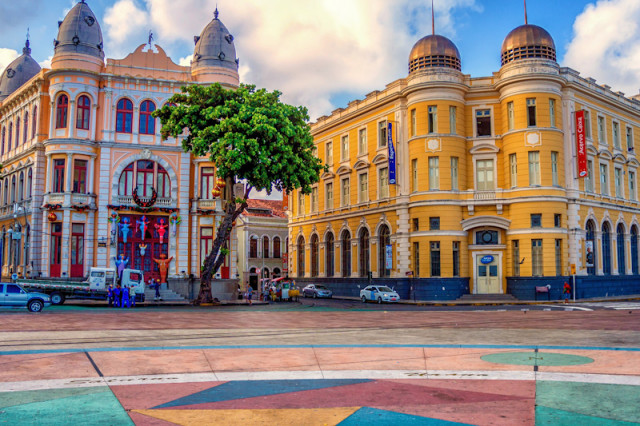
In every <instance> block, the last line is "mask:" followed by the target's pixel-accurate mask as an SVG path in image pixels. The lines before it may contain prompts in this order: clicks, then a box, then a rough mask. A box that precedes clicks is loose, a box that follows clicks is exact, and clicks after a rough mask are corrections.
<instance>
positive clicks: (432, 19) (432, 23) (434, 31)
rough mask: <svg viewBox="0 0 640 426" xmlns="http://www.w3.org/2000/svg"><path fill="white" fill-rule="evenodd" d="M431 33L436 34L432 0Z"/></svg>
mask: <svg viewBox="0 0 640 426" xmlns="http://www.w3.org/2000/svg"><path fill="white" fill-rule="evenodd" d="M431 34H433V35H436V18H435V13H434V11H433V0H431Z"/></svg>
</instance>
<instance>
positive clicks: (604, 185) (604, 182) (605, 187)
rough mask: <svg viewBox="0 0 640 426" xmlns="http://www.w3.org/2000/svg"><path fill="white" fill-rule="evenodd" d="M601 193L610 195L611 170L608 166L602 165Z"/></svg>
mask: <svg viewBox="0 0 640 426" xmlns="http://www.w3.org/2000/svg"><path fill="white" fill-rule="evenodd" d="M600 193H601V194H602V195H609V170H608V167H607V165H606V164H600Z"/></svg>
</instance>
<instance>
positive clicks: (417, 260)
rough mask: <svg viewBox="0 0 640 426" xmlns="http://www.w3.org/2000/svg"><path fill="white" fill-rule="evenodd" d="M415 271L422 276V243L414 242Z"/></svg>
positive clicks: (416, 274) (417, 275)
mask: <svg viewBox="0 0 640 426" xmlns="http://www.w3.org/2000/svg"><path fill="white" fill-rule="evenodd" d="M413 273H414V274H415V276H416V278H417V277H419V276H420V243H413Z"/></svg>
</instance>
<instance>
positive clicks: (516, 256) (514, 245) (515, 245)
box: [511, 240, 520, 277]
mask: <svg viewBox="0 0 640 426" xmlns="http://www.w3.org/2000/svg"><path fill="white" fill-rule="evenodd" d="M511 251H512V252H513V276H514V277H519V276H520V244H519V242H518V240H513V241H511Z"/></svg>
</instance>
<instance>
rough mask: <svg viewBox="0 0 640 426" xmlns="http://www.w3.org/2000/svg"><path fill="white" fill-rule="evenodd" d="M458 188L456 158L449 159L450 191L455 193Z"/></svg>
mask: <svg viewBox="0 0 640 426" xmlns="http://www.w3.org/2000/svg"><path fill="white" fill-rule="evenodd" d="M458 189H460V188H459V186H458V157H451V190H452V191H457V190H458Z"/></svg>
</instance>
